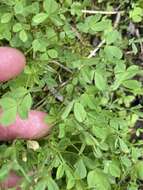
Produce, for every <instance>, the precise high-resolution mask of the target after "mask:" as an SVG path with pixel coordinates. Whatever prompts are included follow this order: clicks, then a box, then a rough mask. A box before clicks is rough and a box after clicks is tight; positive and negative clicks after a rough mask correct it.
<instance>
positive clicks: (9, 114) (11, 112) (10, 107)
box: [0, 98, 17, 126]
mask: <svg viewBox="0 0 143 190" xmlns="http://www.w3.org/2000/svg"><path fill="white" fill-rule="evenodd" d="M0 105H1V107H2V110H3V113H2V116H1V118H0V123H1V124H2V125H4V126H7V125H10V124H12V123H14V122H15V119H16V114H17V102H16V101H15V100H14V99H12V98H2V99H1V100H0Z"/></svg>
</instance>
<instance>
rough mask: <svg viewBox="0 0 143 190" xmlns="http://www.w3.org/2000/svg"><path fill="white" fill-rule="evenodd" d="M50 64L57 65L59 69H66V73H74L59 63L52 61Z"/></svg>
mask: <svg viewBox="0 0 143 190" xmlns="http://www.w3.org/2000/svg"><path fill="white" fill-rule="evenodd" d="M50 62H51V63H54V64H55V65H58V66H59V67H61V68H62V69H64V70H65V71H67V72H69V73H72V71H71V70H70V69H69V68H67V67H66V66H64V65H62V64H61V63H59V62H58V61H54V60H52V61H50Z"/></svg>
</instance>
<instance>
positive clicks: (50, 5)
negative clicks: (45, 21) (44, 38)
mask: <svg viewBox="0 0 143 190" xmlns="http://www.w3.org/2000/svg"><path fill="white" fill-rule="evenodd" d="M43 7H44V10H45V11H46V12H47V15H48V16H51V15H52V14H53V13H55V12H56V11H57V10H58V7H59V6H58V3H57V2H56V1H55V0H44V4H43Z"/></svg>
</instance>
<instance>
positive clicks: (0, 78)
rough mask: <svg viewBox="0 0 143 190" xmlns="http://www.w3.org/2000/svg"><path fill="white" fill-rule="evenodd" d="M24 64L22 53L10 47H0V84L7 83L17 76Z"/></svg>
mask: <svg viewBox="0 0 143 190" xmlns="http://www.w3.org/2000/svg"><path fill="white" fill-rule="evenodd" d="M25 64H26V59H25V56H24V54H23V53H22V52H20V51H19V50H17V49H15V48H11V47H0V82H5V81H8V80H10V79H12V78H14V77H16V76H17V75H19V74H20V73H21V72H22V71H23V69H24V67H25Z"/></svg>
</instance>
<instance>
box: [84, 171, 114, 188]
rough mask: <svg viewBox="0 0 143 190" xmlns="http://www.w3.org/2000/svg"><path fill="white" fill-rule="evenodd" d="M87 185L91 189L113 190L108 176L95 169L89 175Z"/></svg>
mask: <svg viewBox="0 0 143 190" xmlns="http://www.w3.org/2000/svg"><path fill="white" fill-rule="evenodd" d="M87 183H88V187H89V188H96V190H110V189H111V185H110V183H109V180H108V178H107V176H106V174H104V173H103V172H102V171H101V170H100V169H95V170H93V171H90V172H89V173H88V176H87Z"/></svg>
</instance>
